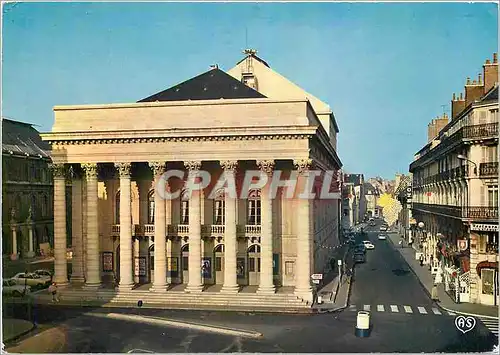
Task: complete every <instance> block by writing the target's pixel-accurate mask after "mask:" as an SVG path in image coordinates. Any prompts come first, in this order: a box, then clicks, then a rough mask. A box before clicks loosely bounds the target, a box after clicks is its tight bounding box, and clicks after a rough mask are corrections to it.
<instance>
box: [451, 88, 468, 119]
mask: <svg viewBox="0 0 500 355" xmlns="http://www.w3.org/2000/svg"><path fill="white" fill-rule="evenodd" d="M464 108H465V100H464V98H463V96H462V93H460V97H456V95H455V93H453V98H452V100H451V119H452V120H454V119H455V118H457V117H458V115H459V114H460V113H461V112H462V111H463V110H464Z"/></svg>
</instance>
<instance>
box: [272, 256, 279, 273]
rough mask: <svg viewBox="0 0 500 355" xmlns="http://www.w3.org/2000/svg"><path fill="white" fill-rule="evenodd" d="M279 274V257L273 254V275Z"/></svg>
mask: <svg viewBox="0 0 500 355" xmlns="http://www.w3.org/2000/svg"><path fill="white" fill-rule="evenodd" d="M279 274H280V255H279V254H273V275H274V276H278V275H279Z"/></svg>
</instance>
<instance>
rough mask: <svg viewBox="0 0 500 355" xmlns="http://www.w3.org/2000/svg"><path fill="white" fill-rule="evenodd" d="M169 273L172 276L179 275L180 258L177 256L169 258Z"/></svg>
mask: <svg viewBox="0 0 500 355" xmlns="http://www.w3.org/2000/svg"><path fill="white" fill-rule="evenodd" d="M167 275H168V276H170V277H177V276H178V275H179V259H178V258H177V257H172V258H167Z"/></svg>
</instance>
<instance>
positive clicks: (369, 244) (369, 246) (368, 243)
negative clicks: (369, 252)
mask: <svg viewBox="0 0 500 355" xmlns="http://www.w3.org/2000/svg"><path fill="white" fill-rule="evenodd" d="M363 245H364V246H365V248H366V249H375V245H373V244H372V242H370V241H369V240H363Z"/></svg>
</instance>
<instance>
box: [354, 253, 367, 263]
mask: <svg viewBox="0 0 500 355" xmlns="http://www.w3.org/2000/svg"><path fill="white" fill-rule="evenodd" d="M365 261H366V258H365V254H354V262H355V263H356V264H360V263H364V262H365Z"/></svg>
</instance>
